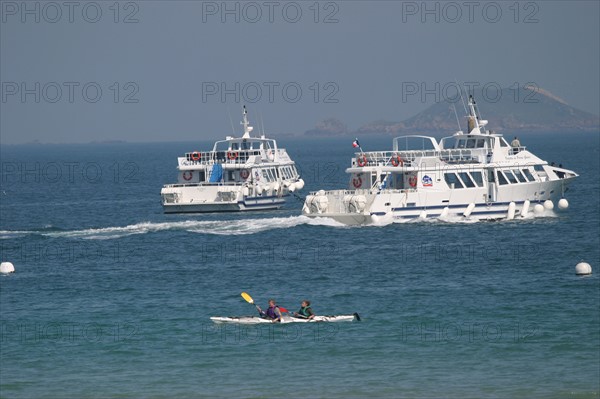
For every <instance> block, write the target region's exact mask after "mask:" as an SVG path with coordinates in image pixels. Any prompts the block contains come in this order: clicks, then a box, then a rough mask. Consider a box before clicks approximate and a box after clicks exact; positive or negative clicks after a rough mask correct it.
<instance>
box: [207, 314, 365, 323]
mask: <svg viewBox="0 0 600 399" xmlns="http://www.w3.org/2000/svg"><path fill="white" fill-rule="evenodd" d="M210 319H211V320H212V321H213V322H215V323H217V324H224V323H233V324H264V323H269V324H271V323H273V320H271V319H267V318H264V317H258V316H239V317H237V316H231V317H218V316H214V317H211V318H210ZM354 320H356V321H360V316H359V315H358V313H354V314H350V315H337V316H315V317H314V318H312V319H305V318H301V317H293V316H288V315H284V316H283V317H282V318H281V323H282V324H287V323H321V322H327V323H337V322H341V321H354Z"/></svg>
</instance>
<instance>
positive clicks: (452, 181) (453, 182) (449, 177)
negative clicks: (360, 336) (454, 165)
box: [444, 173, 464, 188]
mask: <svg viewBox="0 0 600 399" xmlns="http://www.w3.org/2000/svg"><path fill="white" fill-rule="evenodd" d="M444 179H445V180H446V183H447V184H448V186H449V187H450V188H452V186H454V188H464V186H463V185H462V183H461V182H460V180H458V176H456V173H445V174H444Z"/></svg>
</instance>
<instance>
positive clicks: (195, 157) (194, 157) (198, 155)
mask: <svg viewBox="0 0 600 399" xmlns="http://www.w3.org/2000/svg"><path fill="white" fill-rule="evenodd" d="M200 158H202V154H201V153H199V152H198V151H194V152H192V153H191V154H190V159H191V160H192V161H199V160H200Z"/></svg>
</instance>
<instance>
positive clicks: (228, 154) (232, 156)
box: [227, 151, 238, 161]
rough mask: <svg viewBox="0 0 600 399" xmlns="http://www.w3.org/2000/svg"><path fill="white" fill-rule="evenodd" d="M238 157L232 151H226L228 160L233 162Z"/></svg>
mask: <svg viewBox="0 0 600 399" xmlns="http://www.w3.org/2000/svg"><path fill="white" fill-rule="evenodd" d="M237 157H238V153H237V152H233V151H228V152H227V158H229V159H230V160H232V161H233V160H234V159H237Z"/></svg>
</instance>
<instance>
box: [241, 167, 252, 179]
mask: <svg viewBox="0 0 600 399" xmlns="http://www.w3.org/2000/svg"><path fill="white" fill-rule="evenodd" d="M248 176H250V171H248V169H242V170H240V177H241V178H242V179H244V180H246V179H247V178H248Z"/></svg>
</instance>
